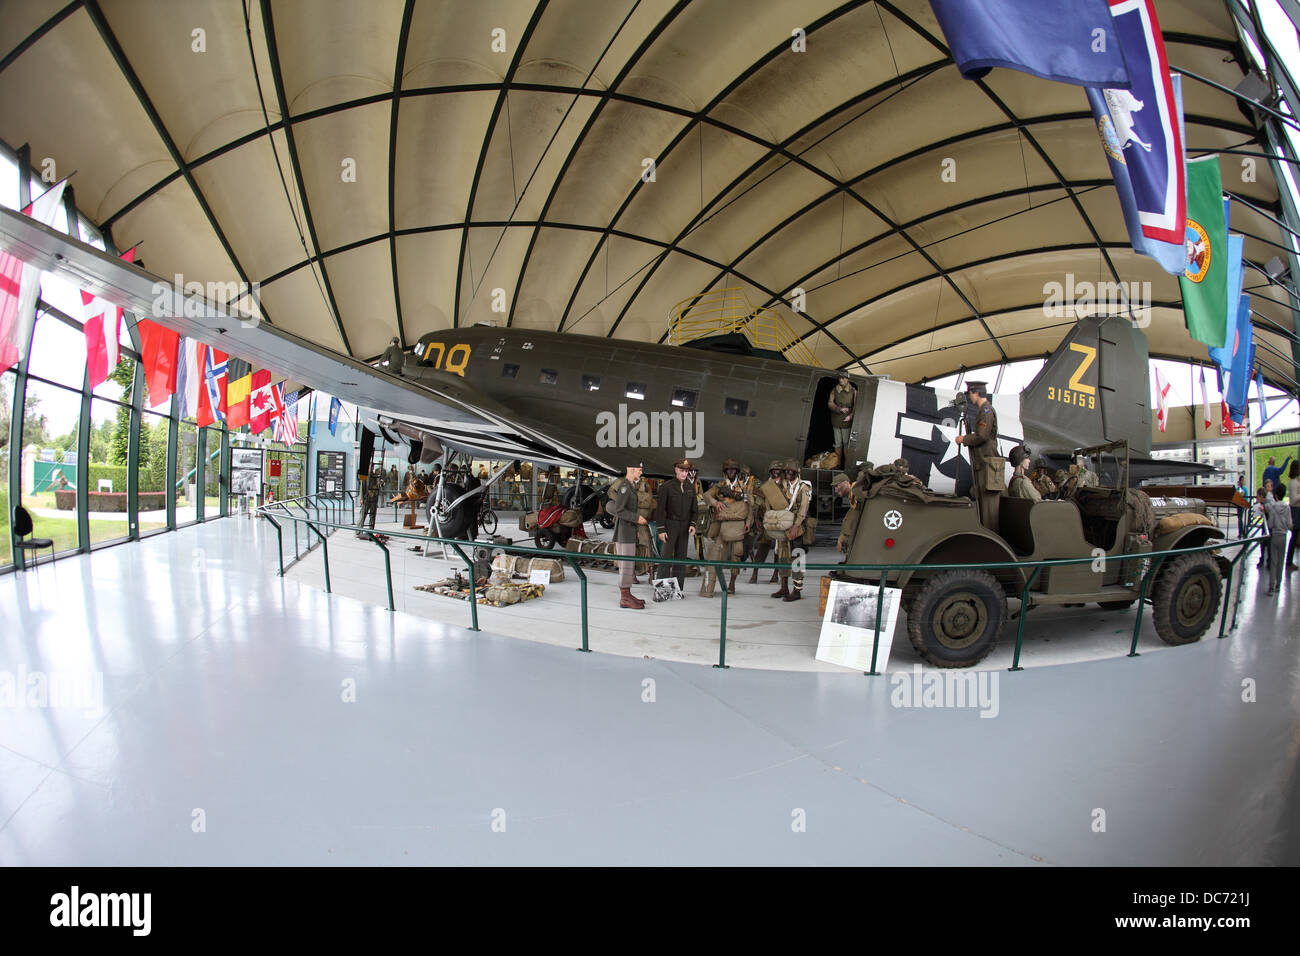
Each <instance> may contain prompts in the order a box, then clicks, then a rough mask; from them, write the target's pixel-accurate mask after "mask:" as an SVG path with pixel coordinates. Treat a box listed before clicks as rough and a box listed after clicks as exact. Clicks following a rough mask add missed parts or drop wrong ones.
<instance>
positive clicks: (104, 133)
mask: <svg viewBox="0 0 1300 956" xmlns="http://www.w3.org/2000/svg"><path fill="white" fill-rule="evenodd" d="M17 39H18V38H15V40H14V42H16V41H17ZM0 137H3V138H4V140H5V141H6V142H8V143H9V144H10V145H13V146H20V145H22V144H23V143H29V144H30V145H31V148H32V165H33V166H34V167H35V170H36V173H37V175H40V174H41V173H42V171H43V170H46V169H48V170H51V171H52V172H53V174H54V176H55V177H56V178H61V177H63V176H67V175H68V174H69V173H71V172H73V171H74V170H75V171H76V173H77V175H76V176H75V177H73V179H72V181H71V183H70V185H71V186H72V188H73V189H74V190H75V191H76V197H77V204H78V205H79V207H80V208H81V209H82V210H83V211H84V210H94V209H98V208H100V207H101V206H103V205H105V204H106V203H105V197H106V196H107V195H108V194H109V193H110V192H113V191H116V190H117V187H118V184H119V183H120V182H121V181H122V180H123V179H125V178H130V180H131V183H132V184H133V185H132V188H133V189H134V188H136V184H140V185H152V184H153V183H156V182H158V181H159V180H160V179H162V178H163V177H164V176H165V175H166V174H167V173H169V172H171V171H172V170H173V169H174V168H175V167H174V166H173V165H172V164H171V161H170V157H169V156H168V153H167V150H166V148H165V146H164V145H163V143H162V142H161V141H160V140H159V139H158V135H157V133H155V132H154V128H153V125H152V124H151V123H150V122H149V117H148V115H147V114H146V113H145V111H144V110H143V109H141V107H140V101H139V100H138V99H137V98H136V95H135V93H134V92H133V91H132V90H131V87H130V85H129V84H128V83H127V81H126V80H125V79H124V78H123V77H122V72H121V70H119V69H118V67H117V63H116V62H115V61H114V60H113V57H112V54H110V53H109V51H108V48H107V47H105V45H104V41H103V40H102V39H100V36H99V31H98V30H96V29H95V26H94V24H93V23H92V22H91V20H90V16H89V15H88V14H87V13H86V12H85V11H84V10H78V11H77V12H76V13H73V14H72V15H71V16H69V17H68V18H67V19H66V20H64V21H63V22H62V23H60V24H59V25H58V26H56V27H55V28H54V29H53V30H51V31H50V32H49V33H47V34H46V35H45V36H43V37H41V39H40V40H39V41H37V43H36V45H35V46H33V47H31V48H30V49H29V50H28V51H27V52H26V53H25V54H24V55H23V56H21V57H19V58H18V59H17V60H16V61H14V63H12V64H11V65H10V66H9V68H8V69H6V70H5V72H4V75H3V82H0ZM124 191H125V190H121V191H117V194H118V195H120V194H121V192H124Z"/></svg>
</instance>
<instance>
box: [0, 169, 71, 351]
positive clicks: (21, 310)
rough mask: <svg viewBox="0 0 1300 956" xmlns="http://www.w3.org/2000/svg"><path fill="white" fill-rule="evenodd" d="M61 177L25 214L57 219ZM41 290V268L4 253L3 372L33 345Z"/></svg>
mask: <svg viewBox="0 0 1300 956" xmlns="http://www.w3.org/2000/svg"><path fill="white" fill-rule="evenodd" d="M65 185H67V180H66V179H61V180H59V181H58V182H57V183H55V184H54V185H53V186H51V187H50V188H49V189H47V190H46V191H45V192H44V193H42V194H41V195H40V196H38V197H37V198H36V200H35V201H34V202H31V203H29V204H28V205H27V206H25V207H24V208H23V213H24V214H25V215H27V216H30V217H31V218H33V219H35V220H36V221H37V222H39V223H41V224H42V225H46V226H49V225H51V224H53V222H54V215H55V213H56V212H58V210H59V208H60V207H61V206H62V204H63V187H64V186H65ZM40 291H41V270H40V269H38V268H36V267H35V266H30V265H28V264H27V263H25V262H23V261H22V260H21V259H19V258H18V257H17V256H15V255H12V254H10V253H8V252H0V372H3V371H4V370H5V369H7V368H11V367H12V366H14V365H17V364H18V359H19V358H20V357H21V356H22V354H23V353H24V352H25V351H26V350H27V349H28V348H29V347H30V346H31V341H32V326H33V325H34V324H35V323H36V297H37V295H39V294H40Z"/></svg>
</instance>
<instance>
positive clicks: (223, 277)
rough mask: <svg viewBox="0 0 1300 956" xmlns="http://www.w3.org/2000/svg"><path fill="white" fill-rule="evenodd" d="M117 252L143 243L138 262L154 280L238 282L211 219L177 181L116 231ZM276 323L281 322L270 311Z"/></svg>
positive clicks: (121, 221) (133, 214) (129, 217)
mask: <svg viewBox="0 0 1300 956" xmlns="http://www.w3.org/2000/svg"><path fill="white" fill-rule="evenodd" d="M113 238H114V240H115V241H116V243H117V245H118V248H121V249H126V248H129V247H131V246H133V245H135V244H136V243H137V242H143V245H141V247H140V251H139V253H138V254H137V257H136V258H137V260H141V259H142V260H144V263H145V268H147V269H148V270H149V271H150V272H152V273H153V274H154V275H157V276H162V277H164V278H166V279H167V280H168V281H172V280H173V279H174V277H175V276H176V275H178V274H179V275H182V276H183V277H184V281H185V282H201V283H203V284H204V285H206V284H207V283H209V282H221V283H225V282H231V281H234V282H236V283H237V282H238V281H239V276H238V274H237V273H236V272H235V266H234V263H232V262H231V261H230V258H229V257H228V256H227V255H226V252H225V250H224V249H222V248H221V243H220V242H218V241H217V238H216V236H214V235H213V234H212V227H211V226H209V225H208V220H207V217H206V216H205V215H204V214H203V210H202V209H200V208H199V204H198V201H197V200H196V199H195V198H194V193H193V192H192V191H191V190H190V187H189V185H188V184H187V183H186V182H185V181H184V180H183V179H180V180H177V181H176V182H174V183H172V184H171V185H170V186H167V187H166V188H165V189H163V190H162V191H161V192H159V193H157V194H155V195H154V196H153V197H151V198H150V199H148V200H147V201H145V202H143V203H141V204H140V205H139V206H137V207H136V208H135V209H133V210H131V211H130V212H129V213H127V214H126V215H125V216H123V217H122V218H121V219H120V220H118V222H117V225H115V226H114V227H113ZM270 314H271V316H272V317H273V318H278V316H276V315H275V312H274V310H270Z"/></svg>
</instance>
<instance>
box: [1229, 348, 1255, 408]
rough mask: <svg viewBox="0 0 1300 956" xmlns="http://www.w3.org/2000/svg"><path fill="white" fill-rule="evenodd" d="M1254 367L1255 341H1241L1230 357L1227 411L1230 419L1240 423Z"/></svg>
mask: <svg viewBox="0 0 1300 956" xmlns="http://www.w3.org/2000/svg"><path fill="white" fill-rule="evenodd" d="M1254 367H1255V343H1254V342H1251V341H1249V338H1248V340H1247V341H1246V342H1243V343H1241V346H1240V347H1239V348H1238V349H1237V354H1236V355H1234V356H1233V357H1232V372H1231V374H1230V375H1229V376H1228V412H1229V414H1230V415H1231V416H1232V420H1233V421H1234V422H1237V423H1238V424H1240V423H1241V421H1242V419H1243V418H1244V417H1245V415H1246V402H1247V400H1248V399H1249V397H1250V378H1251V374H1252V370H1253V369H1254Z"/></svg>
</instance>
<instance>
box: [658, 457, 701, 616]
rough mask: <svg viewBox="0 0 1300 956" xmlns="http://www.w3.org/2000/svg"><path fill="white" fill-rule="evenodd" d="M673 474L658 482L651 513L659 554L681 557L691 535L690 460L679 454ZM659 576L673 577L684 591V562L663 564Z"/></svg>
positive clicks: (692, 488) (693, 509) (693, 513)
mask: <svg viewBox="0 0 1300 956" xmlns="http://www.w3.org/2000/svg"><path fill="white" fill-rule="evenodd" d="M673 471H674V473H675V476H674V477H673V478H671V479H669V480H668V481H665V482H663V483H662V484H660V486H659V497H658V500H657V501H656V504H655V517H656V518H657V519H658V522H659V528H660V531H659V541H660V554H659V556H660V557H662V558H685V557H687V555H688V550H687V549H688V547H689V545H690V542H691V539H692V538H694V537H695V518H696V506H695V485H693V484H692V483H691V478H690V473H691V463H690V461H689V460H687V459H685V458H683V459H681V460H680V461H678V462H676V463H675V464H674V465H673ZM659 577H660V578H667V577H675V578H677V584H678V586H679V587H680V588H682V591H683V593H685V588H686V565H684V564H674V565H663V566H662V569H661V573H660V574H659Z"/></svg>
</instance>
